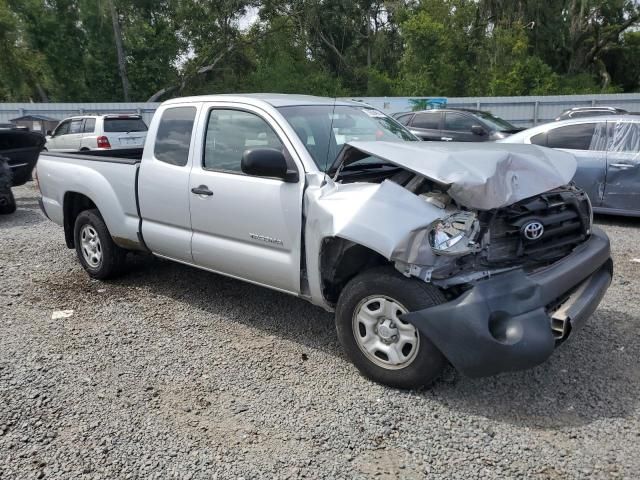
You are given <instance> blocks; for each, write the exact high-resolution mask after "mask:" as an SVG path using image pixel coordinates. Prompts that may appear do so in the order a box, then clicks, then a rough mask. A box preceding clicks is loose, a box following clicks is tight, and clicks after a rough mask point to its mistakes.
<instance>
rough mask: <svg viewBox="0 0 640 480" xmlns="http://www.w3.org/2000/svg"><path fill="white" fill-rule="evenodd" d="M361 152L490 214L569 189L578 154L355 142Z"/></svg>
mask: <svg viewBox="0 0 640 480" xmlns="http://www.w3.org/2000/svg"><path fill="white" fill-rule="evenodd" d="M349 149H356V150H359V151H360V152H364V153H366V154H367V155H371V156H374V157H377V158H380V159H383V160H385V161H387V162H390V163H393V164H394V165H398V166H400V167H403V168H406V169H408V170H411V171H413V172H414V173H417V174H420V175H423V176H424V177H426V178H428V179H430V180H432V181H434V182H437V183H439V184H442V185H444V186H448V187H449V189H448V191H447V193H448V194H449V195H450V196H451V197H452V198H453V199H454V200H456V201H457V202H458V203H459V204H461V205H464V206H465V207H467V208H476V209H479V210H490V209H493V208H500V207H503V206H506V205H510V204H512V203H515V202H518V201H520V200H523V199H525V198H529V197H531V196H533V195H536V194H539V193H542V192H545V191H548V190H551V189H553V188H556V187H559V186H561V185H565V184H567V183H569V182H570V181H571V179H572V178H573V176H574V174H575V172H576V160H575V158H574V157H573V155H571V154H569V153H566V152H561V151H557V150H551V149H547V148H543V147H538V146H536V145H518V144H502V143H500V144H498V143H443V144H439V143H430V142H383V141H380V142H350V143H349V144H347V146H346V147H345V150H344V151H343V154H342V155H341V156H342V157H343V158H346V157H347V156H348V155H349Z"/></svg>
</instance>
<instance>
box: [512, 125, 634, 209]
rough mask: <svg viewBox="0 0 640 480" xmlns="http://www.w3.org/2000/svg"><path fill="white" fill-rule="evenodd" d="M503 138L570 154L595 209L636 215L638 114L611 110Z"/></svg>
mask: <svg viewBox="0 0 640 480" xmlns="http://www.w3.org/2000/svg"><path fill="white" fill-rule="evenodd" d="M500 142H503V143H530V144H535V145H542V146H545V147H550V148H556V149H560V150H565V151H567V152H570V153H572V154H573V155H575V157H576V159H577V160H578V170H577V172H576V175H575V177H574V179H573V180H574V181H575V183H576V184H577V185H578V186H579V187H581V188H582V189H584V190H585V191H586V192H587V194H588V195H589V198H590V200H591V203H592V205H593V210H594V212H596V213H606V214H613V215H630V216H640V116H634V115H611V116H597V117H588V118H575V119H571V120H563V121H560V122H552V123H547V124H544V125H539V126H537V127H533V128H530V129H528V130H524V131H522V132H519V133H516V134H515V135H512V136H510V137H508V138H506V139H504V140H500Z"/></svg>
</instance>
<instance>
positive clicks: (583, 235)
mask: <svg viewBox="0 0 640 480" xmlns="http://www.w3.org/2000/svg"><path fill="white" fill-rule="evenodd" d="M532 222H539V223H541V224H542V225H543V226H544V233H543V234H542V236H541V237H540V238H538V239H536V240H528V239H526V238H525V235H524V234H523V228H524V227H525V226H527V225H530V224H531V223H532ZM590 223H591V206H590V204H589V199H588V198H587V195H586V194H585V193H584V192H583V191H582V190H579V189H578V188H576V187H573V186H568V187H562V188H558V189H555V190H552V191H550V192H547V193H544V194H541V195H537V196H535V197H532V198H528V199H526V200H522V201H520V202H518V203H516V204H513V205H510V206H509V207H505V208H502V209H498V210H497V211H495V212H494V214H493V216H492V218H491V219H490V220H489V225H488V229H489V245H488V249H487V262H488V263H489V264H491V265H512V264H514V263H545V262H551V261H554V260H557V259H559V258H561V257H564V256H566V255H567V254H568V253H569V252H571V251H572V250H573V249H574V248H575V247H576V246H577V245H579V244H580V243H582V242H584V241H585V240H586V239H587V237H588V236H589V233H590V229H591V225H590Z"/></svg>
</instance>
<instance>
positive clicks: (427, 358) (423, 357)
mask: <svg viewBox="0 0 640 480" xmlns="http://www.w3.org/2000/svg"><path fill="white" fill-rule="evenodd" d="M445 301H446V300H445V298H444V296H443V295H442V293H441V292H440V290H438V289H437V288H436V287H434V286H433V285H429V284H426V283H424V282H420V281H418V280H415V279H409V278H406V277H404V276H402V275H401V274H400V273H398V272H397V271H396V270H395V269H394V268H392V267H382V268H374V269H371V270H368V271H366V272H364V273H362V274H360V275H358V276H356V277H354V278H353V279H352V280H351V281H350V282H349V283H348V284H347V285H346V286H345V288H344V290H343V291H342V293H341V295H340V299H339V300H338V305H337V307H336V329H337V331H338V339H339V340H340V343H341V344H342V346H343V348H344V349H345V351H346V353H347V355H348V356H349V358H350V359H351V361H352V362H353V363H354V364H355V366H356V367H357V368H358V370H360V372H361V373H362V374H363V375H365V376H366V377H368V378H370V379H371V380H373V381H376V382H378V383H382V384H384V385H388V386H391V387H397V388H419V387H423V386H426V385H428V384H430V383H432V382H433V381H434V380H435V379H436V378H437V377H438V376H439V375H440V373H441V372H442V370H443V369H444V367H445V365H446V359H445V358H444V356H443V355H442V353H441V352H440V351H439V350H438V349H437V348H436V346H435V345H434V344H433V343H432V342H431V341H430V340H429V339H428V338H427V337H425V336H424V335H423V334H422V333H420V332H419V331H418V330H417V329H416V328H415V327H414V326H413V325H411V324H410V323H408V322H403V321H402V320H400V319H399V318H398V317H399V316H401V315H402V314H404V313H408V312H412V311H416V310H422V309H425V308H428V307H432V306H435V305H438V304H440V303H443V302H445Z"/></svg>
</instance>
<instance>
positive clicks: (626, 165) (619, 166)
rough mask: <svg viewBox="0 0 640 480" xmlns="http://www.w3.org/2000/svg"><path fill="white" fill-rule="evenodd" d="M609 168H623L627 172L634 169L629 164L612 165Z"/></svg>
mask: <svg viewBox="0 0 640 480" xmlns="http://www.w3.org/2000/svg"><path fill="white" fill-rule="evenodd" d="M609 166H610V167H615V168H622V169H624V170H626V169H627V168H633V165H630V164H628V163H612V164H611V165H609Z"/></svg>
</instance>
